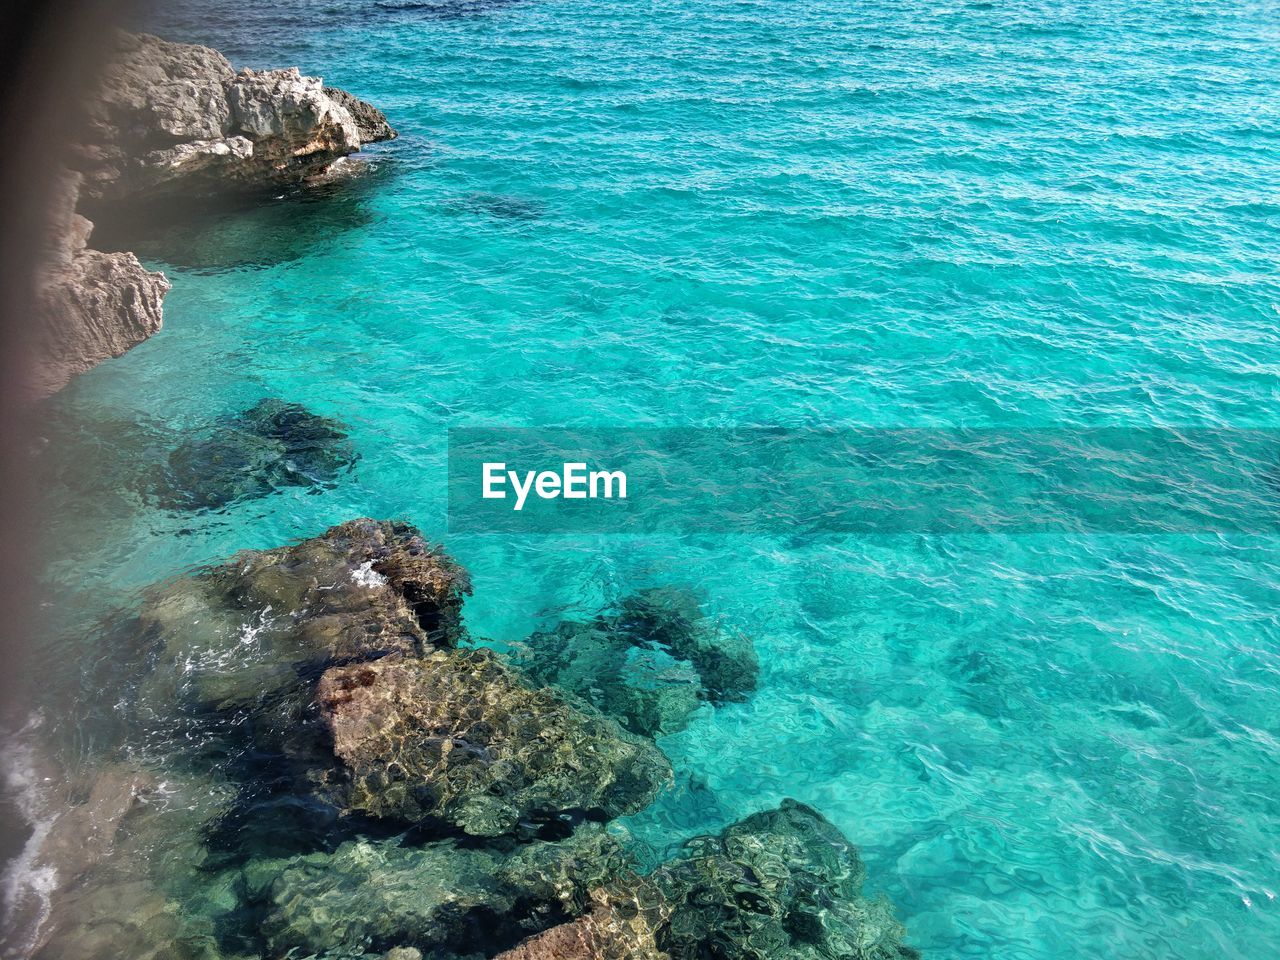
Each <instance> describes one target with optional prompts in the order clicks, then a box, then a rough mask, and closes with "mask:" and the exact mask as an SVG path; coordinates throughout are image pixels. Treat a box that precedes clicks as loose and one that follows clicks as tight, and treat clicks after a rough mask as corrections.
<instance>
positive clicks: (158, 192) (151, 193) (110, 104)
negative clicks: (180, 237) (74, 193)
mask: <svg viewBox="0 0 1280 960" xmlns="http://www.w3.org/2000/svg"><path fill="white" fill-rule="evenodd" d="M115 43H116V48H115V51H114V52H113V55H112V58H111V65H110V67H109V68H108V70H107V72H106V74H105V76H104V78H103V81H102V84H101V86H100V89H99V91H98V93H97V94H96V95H95V96H94V97H92V98H91V99H90V101H89V103H88V105H87V108H86V112H87V116H88V124H87V130H86V132H85V134H84V136H83V139H82V142H81V143H80V144H79V145H78V147H77V150H76V155H77V161H76V165H77V166H78V167H79V168H80V169H81V170H82V171H83V172H84V174H85V185H84V194H85V197H84V198H85V200H86V201H87V202H89V203H91V204H98V203H108V202H118V201H122V200H134V199H141V200H154V199H156V198H158V197H163V196H169V195H175V194H178V193H181V194H182V195H183V196H185V197H191V196H192V195H200V194H206V195H219V194H223V193H225V192H227V191H228V190H233V189H252V188H257V187H271V186H279V185H281V184H287V183H297V182H300V181H302V180H305V179H307V178H308V177H310V176H313V175H315V174H318V173H320V172H322V171H323V170H324V169H325V168H326V167H327V166H328V165H329V164H331V163H332V162H333V161H335V160H337V159H338V158H340V157H345V156H347V155H349V154H352V153H355V152H356V151H357V150H359V149H360V147H361V146H362V145H363V144H365V143H370V142H373V141H376V140H389V139H391V138H392V137H394V136H395V135H396V132H395V130H393V129H392V128H391V126H390V124H388V123H387V119H386V117H385V116H383V115H382V113H381V112H380V111H379V110H377V109H376V108H375V107H373V106H371V105H370V104H367V103H365V102H363V101H361V100H359V99H357V98H356V97H354V96H352V95H351V94H349V93H346V92H345V91H341V90H335V89H334V88H331V87H330V88H326V87H325V86H324V85H323V82H322V81H321V80H320V79H319V78H318V77H307V76H303V74H302V73H301V72H300V71H299V70H298V68H296V67H291V68H289V69H286V70H249V69H245V70H241V71H239V72H237V71H235V70H234V69H233V68H232V66H231V64H230V63H229V62H228V61H227V59H226V57H224V56H222V54H220V53H218V52H217V51H216V50H211V49H209V48H208V47H202V46H197V45H194V44H188V43H171V42H169V41H167V40H161V39H160V38H159V37H153V36H150V35H148V34H131V33H124V32H120V33H118V34H117V35H116V41H115Z"/></svg>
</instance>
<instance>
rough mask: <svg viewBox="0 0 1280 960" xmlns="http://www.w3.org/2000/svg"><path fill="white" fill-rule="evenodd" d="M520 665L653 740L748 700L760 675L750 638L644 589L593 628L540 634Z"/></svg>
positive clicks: (687, 596)
mask: <svg viewBox="0 0 1280 960" xmlns="http://www.w3.org/2000/svg"><path fill="white" fill-rule="evenodd" d="M520 663H521V666H522V667H523V668H524V669H525V670H526V671H528V673H529V675H530V676H531V677H533V678H534V679H535V680H537V681H538V682H540V683H548V684H553V685H555V686H558V687H560V688H561V689H563V690H568V691H569V692H571V693H573V694H575V695H577V696H579V697H581V698H583V699H584V700H587V701H588V702H590V703H591V704H593V705H594V706H596V707H597V708H599V709H600V710H602V711H603V712H605V713H607V714H609V715H610V716H612V717H615V718H616V719H617V720H618V721H619V722H620V723H622V725H623V726H625V727H626V728H627V729H628V730H630V731H632V732H633V733H639V734H642V735H644V736H649V737H654V736H658V735H659V734H670V733H675V732H677V731H679V730H681V729H683V728H684V727H685V726H686V725H687V724H688V722H689V717H690V716H691V715H692V713H693V712H694V711H695V710H696V709H697V708H698V706H699V705H700V704H702V703H704V702H710V703H723V702H730V701H741V700H745V699H746V698H747V696H748V695H749V694H750V693H751V691H753V690H754V689H755V687H756V683H757V681H758V679H759V674H760V662H759V660H758V658H757V657H756V653H755V648H754V647H753V646H752V643H751V641H750V639H749V638H747V637H745V636H743V635H741V634H739V633H737V632H735V631H732V630H728V629H725V628H724V627H722V626H721V625H719V624H718V623H716V622H715V621H714V620H712V619H711V618H710V617H708V616H707V615H706V614H705V613H704V612H703V610H702V606H701V604H700V603H699V602H698V598H697V597H696V595H694V594H693V593H692V592H690V591H688V590H681V589H676V588H659V589H652V590H644V591H641V592H639V593H636V594H633V595H632V596H630V597H627V598H625V599H624V600H622V602H621V603H619V604H618V606H617V609H616V610H612V611H608V612H606V613H603V614H601V615H600V616H598V617H595V618H594V619H592V620H589V621H587V622H578V621H566V622H563V623H561V624H559V625H558V626H557V627H555V628H554V629H553V630H550V631H546V632H542V633H535V634H534V635H533V636H532V637H530V638H529V641H528V644H527V652H526V653H525V655H524V656H523V657H522V658H521V661H520Z"/></svg>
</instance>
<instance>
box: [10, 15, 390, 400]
mask: <svg viewBox="0 0 1280 960" xmlns="http://www.w3.org/2000/svg"><path fill="white" fill-rule="evenodd" d="M83 107H84V115H85V116H84V123H83V133H82V134H81V135H80V136H79V138H78V142H76V143H75V144H73V145H72V147H71V149H70V151H69V156H68V166H69V167H70V168H71V169H70V170H69V171H68V172H67V173H65V174H64V175H61V176H60V177H59V183H58V189H57V191H56V195H55V197H54V198H53V199H52V202H51V205H50V215H49V220H48V224H49V231H48V236H47V238H46V239H45V243H44V246H45V251H46V255H45V257H44V267H43V269H42V271H41V275H40V276H39V277H38V278H37V298H36V302H37V316H36V318H35V320H36V324H37V327H36V330H35V331H34V336H33V341H34V346H35V351H36V365H35V370H34V373H33V376H32V387H33V390H34V392H35V393H36V394H37V395H40V396H43V395H47V394H49V393H52V392H54V391H55V390H58V389H59V388H61V387H62V386H63V385H65V384H66V383H67V382H68V381H69V380H70V379H71V378H72V377H73V376H75V375H76V374H78V373H82V372H84V371H85V370H88V369H89V368H90V367H93V366H94V365H96V364H97V363H100V362H101V361H102V360H105V359H107V358H109V357H115V356H119V355H120V354H122V353H124V352H125V351H126V350H128V349H129V348H130V347H132V346H134V345H136V344H138V343H140V342H141V341H142V340H145V339H146V338H147V337H149V336H151V335H152V334H153V333H155V332H156V331H157V330H159V329H160V324H161V304H162V301H163V299H164V295H165V294H166V293H167V292H168V290H169V282H168V280H166V279H165V277H164V275H163V274H159V273H151V272H148V271H147V270H145V269H143V267H142V265H141V264H140V263H139V262H138V260H137V258H136V257H135V256H133V254H130V253H111V254H107V253H102V252H99V251H97V250H93V249H91V248H90V247H89V246H88V241H89V237H90V233H91V231H92V229H93V224H92V223H90V222H89V220H88V219H86V217H85V216H84V214H85V213H88V214H90V215H92V216H94V217H95V218H100V217H110V216H114V215H116V214H118V213H119V212H120V211H121V210H124V209H127V208H128V207H129V206H131V205H136V204H142V203H148V202H152V201H157V200H159V201H163V200H165V199H167V198H171V197H174V196H179V195H180V196H182V197H184V198H188V199H190V198H193V197H206V198H215V197H218V196H222V195H225V194H227V193H229V192H251V191H254V190H261V189H269V188H277V187H280V186H283V185H288V184H294V183H301V182H305V181H307V180H310V179H312V178H315V177H318V176H320V175H322V174H323V173H324V172H325V171H326V170H327V169H328V168H329V166H330V165H331V164H333V163H334V161H336V160H339V159H341V158H343V157H346V156H348V155H349V154H352V153H354V152H356V151H358V150H359V149H360V148H361V147H362V146H363V145H364V144H366V143H371V142H373V141H377V140H389V139H391V138H393V137H394V136H395V135H396V132H395V130H393V129H392V128H391V126H390V124H388V123H387V119H386V117H385V116H383V115H382V113H381V112H380V111H379V110H377V109H376V108H375V107H373V106H371V105H369V104H367V103H365V102H364V101H362V100H359V99H357V98H356V97H354V96H352V95H351V94H349V93H347V92H345V91H343V90H337V89H334V88H331V87H325V86H324V84H323V81H321V80H320V78H318V77H306V76H303V75H302V74H301V73H300V72H299V70H298V69H297V68H296V67H293V68H290V69H287V70H241V71H239V72H236V71H235V70H234V69H233V68H232V66H231V64H230V63H229V62H227V59H226V58H225V57H224V56H222V54H220V53H218V52H217V51H216V50H211V49H209V48H208V47H201V46H196V45H193V44H185V43H170V42H168V41H165V40H161V39H159V38H158V37H153V36H149V35H146V34H129V33H124V32H121V33H118V34H117V35H116V37H115V49H114V51H113V53H112V56H111V59H110V66H109V67H108V68H107V70H106V72H105V74H104V76H103V78H102V82H101V83H100V85H99V87H98V89H97V90H96V91H94V92H93V93H92V94H91V95H90V96H89V97H88V98H87V99H86V101H85V103H84V105H83Z"/></svg>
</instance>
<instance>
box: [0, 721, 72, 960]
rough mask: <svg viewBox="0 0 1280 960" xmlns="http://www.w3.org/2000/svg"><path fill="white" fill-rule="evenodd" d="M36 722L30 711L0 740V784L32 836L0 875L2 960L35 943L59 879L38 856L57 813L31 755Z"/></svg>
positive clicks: (55, 871)
mask: <svg viewBox="0 0 1280 960" xmlns="http://www.w3.org/2000/svg"><path fill="white" fill-rule="evenodd" d="M41 724H42V718H41V716H40V715H39V714H33V715H32V716H31V717H30V718H29V719H28V721H27V723H26V724H25V725H24V726H23V727H22V729H20V730H18V731H16V732H13V733H10V734H7V735H6V736H5V737H4V738H3V741H0V742H2V743H3V752H4V760H3V765H2V766H0V784H2V788H3V790H4V794H5V796H6V797H7V798H8V799H9V800H11V802H12V803H13V805H14V806H15V807H17V808H18V812H19V813H20V814H21V815H22V818H23V820H25V821H26V823H27V824H28V825H29V826H30V827H31V836H30V837H28V838H27V842H26V844H25V845H24V846H23V848H22V852H21V853H19V854H18V855H17V856H16V857H14V859H13V860H12V861H10V863H9V864H8V865H7V866H6V867H5V869H4V873H3V874H2V875H0V913H2V914H3V923H4V926H5V928H6V929H7V930H8V931H9V932H10V935H11V937H12V938H13V940H12V943H11V944H10V945H9V946H8V948H7V949H6V952H5V958H6V960H8V958H10V957H13V958H17V957H25V956H26V955H27V954H28V952H29V951H30V950H31V949H32V948H33V947H34V946H35V944H36V940H37V937H38V936H39V933H40V929H41V927H43V926H44V922H45V920H47V919H48V917H49V911H50V909H51V908H52V905H53V894H54V891H55V890H56V889H57V883H58V873H57V870H55V869H54V867H53V865H52V864H49V863H42V862H41V860H40V854H41V850H42V848H43V847H44V842H45V840H46V838H47V837H48V836H49V831H50V830H51V829H52V828H53V824H54V821H55V819H56V815H55V814H54V813H51V812H50V810H51V807H50V805H49V804H48V803H46V800H45V789H46V787H47V785H46V783H45V782H44V780H43V779H42V778H41V777H40V774H39V772H38V770H37V767H36V761H35V748H34V746H33V741H34V739H35V735H36V731H37V730H38V729H39V727H40V726H41Z"/></svg>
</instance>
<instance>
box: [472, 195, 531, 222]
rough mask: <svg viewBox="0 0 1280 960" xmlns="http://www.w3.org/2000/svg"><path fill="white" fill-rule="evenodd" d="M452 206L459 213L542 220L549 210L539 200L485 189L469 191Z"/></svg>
mask: <svg viewBox="0 0 1280 960" xmlns="http://www.w3.org/2000/svg"><path fill="white" fill-rule="evenodd" d="M450 206H451V208H452V209H453V210H455V211H457V212H459V213H474V214H481V215H483V216H486V217H492V218H493V219H495V220H512V221H529V220H540V219H541V218H542V217H543V216H545V215H546V212H547V208H546V205H545V204H543V203H542V202H541V201H539V200H530V199H528V198H526V197H518V196H514V195H512V194H506V193H486V192H483V191H477V192H475V193H468V194H467V195H466V196H464V197H461V198H460V199H458V200H457V201H455V202H453V203H452V204H451V205H450Z"/></svg>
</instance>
